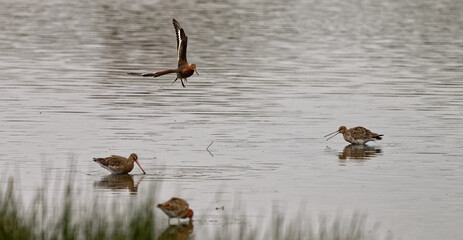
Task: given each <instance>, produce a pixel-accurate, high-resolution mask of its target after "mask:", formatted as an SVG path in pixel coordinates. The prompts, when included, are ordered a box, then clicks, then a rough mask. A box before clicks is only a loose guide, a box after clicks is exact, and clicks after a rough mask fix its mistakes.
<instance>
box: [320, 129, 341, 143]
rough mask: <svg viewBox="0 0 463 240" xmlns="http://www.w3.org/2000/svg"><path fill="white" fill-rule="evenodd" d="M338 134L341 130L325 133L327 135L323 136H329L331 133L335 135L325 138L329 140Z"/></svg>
mask: <svg viewBox="0 0 463 240" xmlns="http://www.w3.org/2000/svg"><path fill="white" fill-rule="evenodd" d="M333 134H334V135H333ZM338 134H339V130H337V131H334V132H332V133H330V134H327V135H325V136H323V137H328V136H329V135H333V136H331V137H329V138H327V139H326V140H325V141H328V140H330V139H332V138H333V137H334V136H336V135H338Z"/></svg>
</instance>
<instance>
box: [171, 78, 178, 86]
mask: <svg viewBox="0 0 463 240" xmlns="http://www.w3.org/2000/svg"><path fill="white" fill-rule="evenodd" d="M177 79H178V78H175V80H174V81H173V82H172V84H170V85H173V84H174V83H175V82H176V81H177Z"/></svg>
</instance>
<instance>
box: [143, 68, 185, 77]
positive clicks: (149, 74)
mask: <svg viewBox="0 0 463 240" xmlns="http://www.w3.org/2000/svg"><path fill="white" fill-rule="evenodd" d="M176 72H177V69H169V70H164V71H159V72H155V73H143V74H141V76H143V77H159V76H162V75H165V74H169V73H176Z"/></svg>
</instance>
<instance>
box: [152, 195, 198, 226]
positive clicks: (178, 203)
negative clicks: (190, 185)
mask: <svg viewBox="0 0 463 240" xmlns="http://www.w3.org/2000/svg"><path fill="white" fill-rule="evenodd" d="M157 207H158V208H160V209H161V210H162V211H163V212H164V213H165V214H166V215H167V216H168V217H169V220H168V221H169V224H170V219H171V218H177V219H178V222H179V223H180V218H189V219H190V222H191V221H192V220H191V219H192V218H193V210H191V209H190V208H189V206H188V203H187V202H186V201H185V200H183V199H181V198H176V197H173V198H171V199H170V200H169V201H167V202H164V203H160V204H158V205H157Z"/></svg>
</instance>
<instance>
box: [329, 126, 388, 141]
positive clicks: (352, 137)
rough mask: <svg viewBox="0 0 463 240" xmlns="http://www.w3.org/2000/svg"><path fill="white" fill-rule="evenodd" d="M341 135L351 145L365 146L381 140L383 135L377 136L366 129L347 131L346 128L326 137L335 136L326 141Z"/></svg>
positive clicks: (341, 128)
mask: <svg viewBox="0 0 463 240" xmlns="http://www.w3.org/2000/svg"><path fill="white" fill-rule="evenodd" d="M339 133H342V136H343V137H344V140H346V141H347V142H350V143H351V144H365V143H367V142H369V141H374V140H381V139H382V138H381V136H383V135H382V134H377V133H374V132H371V131H370V130H368V129H366V128H364V127H354V128H350V129H347V128H346V127H345V126H341V127H339V129H338V130H337V131H334V132H332V133H330V134H328V135H326V136H325V137H328V136H330V135H332V134H334V135H333V136H331V137H329V138H328V139H326V141H328V140H330V139H331V138H333V137H334V136H336V135H338V134H339Z"/></svg>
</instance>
